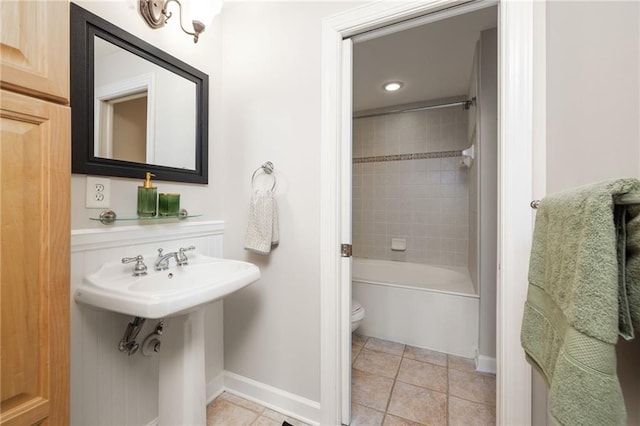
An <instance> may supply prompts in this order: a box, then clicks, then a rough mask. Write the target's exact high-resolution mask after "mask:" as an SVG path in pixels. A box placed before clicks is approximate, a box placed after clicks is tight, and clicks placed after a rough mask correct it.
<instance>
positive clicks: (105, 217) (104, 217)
mask: <svg viewBox="0 0 640 426" xmlns="http://www.w3.org/2000/svg"><path fill="white" fill-rule="evenodd" d="M200 216H202V215H201V214H189V213H188V212H187V211H186V210H185V209H181V210H180V212H179V213H178V214H177V215H172V216H160V215H157V216H152V217H142V216H126V217H118V216H117V215H116V212H114V211H113V210H103V211H102V212H101V213H100V216H99V217H90V218H89V219H90V220H97V221H98V222H100V223H102V224H103V225H111V224H112V223H114V222H115V221H121V220H140V221H149V220H151V221H159V220H171V219H178V220H184V219H188V218H192V217H200Z"/></svg>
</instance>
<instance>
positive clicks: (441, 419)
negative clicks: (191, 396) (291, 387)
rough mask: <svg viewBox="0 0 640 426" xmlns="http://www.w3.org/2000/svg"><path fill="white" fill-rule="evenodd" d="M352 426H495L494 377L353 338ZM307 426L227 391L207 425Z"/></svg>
mask: <svg viewBox="0 0 640 426" xmlns="http://www.w3.org/2000/svg"><path fill="white" fill-rule="evenodd" d="M352 342H353V343H352V351H351V361H352V367H353V368H352V390H351V400H352V408H351V426H377V425H383V426H420V425H445V426H446V425H448V426H457V425H461V426H462V425H464V426H472V425H478V426H480V425H482V426H484V425H495V418H496V410H495V404H496V378H495V376H494V375H492V374H484V373H478V372H476V371H475V368H474V362H473V360H471V359H467V358H461V357H457V356H452V355H447V354H444V353H440V352H434V351H429V350H426V349H420V348H414V347H412V346H407V345H403V344H400V343H394V342H389V341H386V340H380V339H376V338H373V337H364V336H360V335H358V334H353V339H352ZM284 421H286V422H288V423H289V424H291V425H293V426H306V424H305V423H302V422H300V421H298V420H296V419H292V418H291V417H287V416H285V415H283V414H281V413H278V412H276V411H273V410H271V409H269V408H266V407H263V406H262V405H259V404H256V403H254V402H251V401H247V400H245V399H242V398H240V397H237V396H235V395H233V394H230V393H228V392H224V393H222V395H220V396H219V397H218V398H216V399H215V400H214V401H213V402H212V403H211V404H209V406H208V407H207V425H208V426H214V425H223V426H241V425H246V426H254V425H256V426H257V425H264V426H281V425H282V423H283V422H284Z"/></svg>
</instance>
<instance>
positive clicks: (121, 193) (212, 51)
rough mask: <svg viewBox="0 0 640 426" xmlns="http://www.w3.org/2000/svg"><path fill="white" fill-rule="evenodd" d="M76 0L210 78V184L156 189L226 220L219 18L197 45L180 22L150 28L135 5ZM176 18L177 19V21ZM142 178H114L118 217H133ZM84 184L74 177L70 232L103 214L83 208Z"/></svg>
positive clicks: (169, 185) (195, 210) (186, 205)
mask: <svg viewBox="0 0 640 426" xmlns="http://www.w3.org/2000/svg"><path fill="white" fill-rule="evenodd" d="M74 2H75V3H77V4H78V5H80V6H81V7H83V8H85V9H87V10H89V11H90V12H92V13H94V14H96V15H98V16H101V17H102V18H104V19H106V20H107V21H109V22H111V23H112V24H114V25H117V26H119V27H120V28H122V29H124V30H125V31H127V32H129V33H131V34H133V35H135V36H136V37H138V38H141V39H143V40H145V41H146V42H148V43H151V44H152V45H154V46H156V47H158V48H159V49H162V50H164V51H165V52H167V53H169V54H170V55H173V56H175V57H176V58H178V59H180V60H182V61H184V62H186V63H188V64H189V65H192V66H194V67H196V68H198V69H199V70H201V71H203V72H205V73H206V74H208V75H209V185H195V184H183V183H175V182H157V186H158V190H159V191H162V192H179V193H181V204H182V206H183V207H184V208H186V209H187V210H189V212H190V213H198V214H202V215H203V218H205V219H216V220H217V219H222V217H221V214H222V203H223V201H224V199H223V198H222V197H221V196H220V188H221V187H222V185H224V182H225V181H226V180H225V179H224V178H223V177H222V175H221V174H220V168H219V167H216V163H219V162H221V161H224V160H223V159H221V158H220V153H219V147H220V136H219V132H218V131H217V130H216V128H217V127H218V126H219V123H220V120H221V117H220V106H219V105H220V95H219V91H220V84H221V71H220V69H221V61H220V56H221V53H222V49H221V43H222V33H221V25H220V24H221V16H218V17H216V18H215V19H214V21H213V22H212V24H211V25H210V26H209V28H207V29H206V30H205V32H204V33H203V34H202V35H201V37H200V40H199V41H198V43H197V44H194V43H193V39H192V38H191V37H189V36H188V35H186V34H184V33H183V32H182V30H181V29H180V26H179V25H178V23H177V22H170V23H169V24H168V25H166V26H165V27H164V28H162V29H159V30H153V29H151V28H150V27H149V26H148V25H147V24H146V23H145V22H144V21H143V20H142V18H141V17H140V14H139V12H138V11H137V9H136V5H137V2H136V1H124V0H121V1H108V0H102V1H96V0H78V1H76V0H74ZM174 19H177V18H175V17H174ZM171 21H173V19H172V20H171ZM176 143H180V140H179V138H178V139H176ZM143 180H144V173H142V174H141V175H140V179H138V180H136V179H127V178H112V179H111V203H110V207H111V208H112V209H113V210H115V211H116V213H117V214H118V215H119V216H121V217H125V216H127V215H135V212H136V202H137V198H136V197H137V187H138V185H140V184H141V183H142V182H143ZM85 183H86V178H85V175H78V174H74V175H72V177H71V228H72V229H83V228H92V227H95V226H96V222H94V221H91V220H89V217H97V215H99V214H100V211H101V210H103V209H86V208H85V206H84V203H85V186H86V185H85ZM129 224H130V223H128V222H125V223H124V225H129ZM121 225H122V224H121V223H117V224H115V225H112V226H121ZM99 226H102V225H99Z"/></svg>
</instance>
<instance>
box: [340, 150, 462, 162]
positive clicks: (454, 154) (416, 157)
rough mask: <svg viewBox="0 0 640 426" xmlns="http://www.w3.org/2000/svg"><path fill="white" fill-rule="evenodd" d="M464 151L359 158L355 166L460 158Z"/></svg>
mask: <svg viewBox="0 0 640 426" xmlns="http://www.w3.org/2000/svg"><path fill="white" fill-rule="evenodd" d="M461 155H462V151H441V152H419V153H413V154H394V155H378V156H373V157H359V158H354V159H353V164H361V163H381V162H385V161H403V160H424V159H428V158H451V157H460V156H461Z"/></svg>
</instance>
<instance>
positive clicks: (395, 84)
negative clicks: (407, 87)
mask: <svg viewBox="0 0 640 426" xmlns="http://www.w3.org/2000/svg"><path fill="white" fill-rule="evenodd" d="M402 86H403V83H402V82H401V81H391V82H389V83H385V85H384V86H382V88H383V89H384V90H386V91H387V92H395V91H397V90H400V89H401V88H402Z"/></svg>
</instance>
